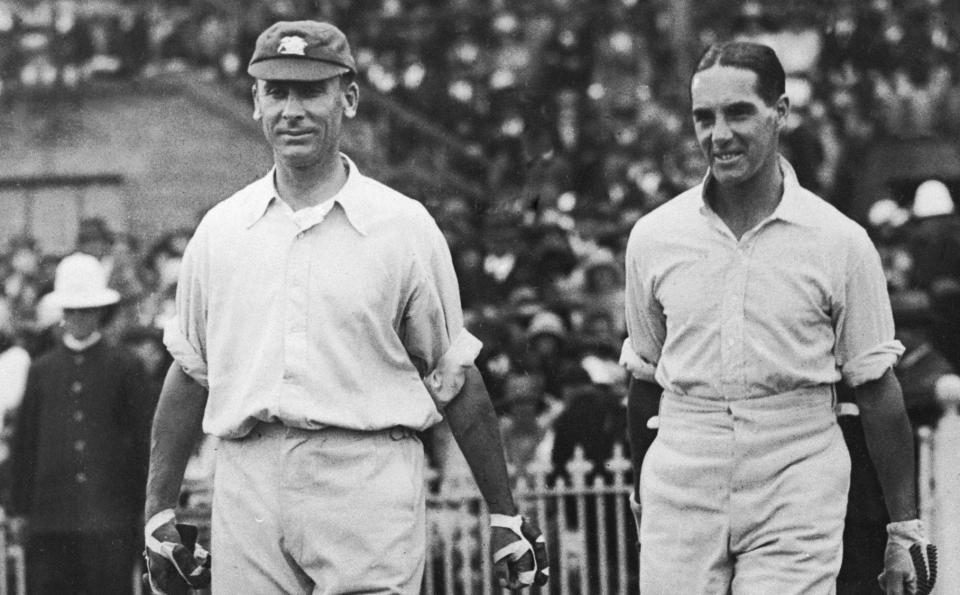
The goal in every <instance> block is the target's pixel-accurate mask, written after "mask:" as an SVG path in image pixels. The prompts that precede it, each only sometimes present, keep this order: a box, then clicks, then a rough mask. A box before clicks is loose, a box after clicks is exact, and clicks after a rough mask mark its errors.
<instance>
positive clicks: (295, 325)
mask: <svg viewBox="0 0 960 595" xmlns="http://www.w3.org/2000/svg"><path fill="white" fill-rule="evenodd" d="M306 236H307V232H306V231H305V230H300V231H299V232H298V233H297V234H296V235H295V236H294V238H293V241H292V242H291V245H290V255H289V257H288V258H287V270H286V279H285V290H286V291H285V304H284V345H285V349H284V362H283V364H284V374H283V379H284V382H287V383H290V382H296V380H297V378H299V377H301V376H302V375H303V373H304V368H305V362H306V359H307V316H308V312H309V308H308V306H309V304H308V294H309V287H308V285H309V283H310V275H309V273H310V270H309V267H310V261H309V255H310V251H309V249H308V241H307V237H306Z"/></svg>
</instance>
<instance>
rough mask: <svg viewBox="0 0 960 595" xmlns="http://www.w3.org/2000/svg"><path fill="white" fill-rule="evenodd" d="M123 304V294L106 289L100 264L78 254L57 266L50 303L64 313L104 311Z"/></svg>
mask: <svg viewBox="0 0 960 595" xmlns="http://www.w3.org/2000/svg"><path fill="white" fill-rule="evenodd" d="M119 301H120V294H119V293H118V292H117V291H115V290H113V289H110V288H109V287H107V271H106V269H105V268H103V265H101V264H100V261H99V260H97V259H96V258H94V257H93V256H90V255H89V254H83V253H82V252H77V253H75V254H71V255H70V256H67V257H65V258H64V259H63V260H61V261H60V264H59V265H57V272H56V275H55V276H54V278H53V291H52V292H51V293H50V302H51V304H52V305H56V306H57V307H59V308H62V309H64V310H78V309H81V308H102V307H103V306H110V305H113V304H116V303H117V302H119Z"/></svg>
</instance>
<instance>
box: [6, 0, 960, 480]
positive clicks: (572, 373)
mask: <svg viewBox="0 0 960 595" xmlns="http://www.w3.org/2000/svg"><path fill="white" fill-rule="evenodd" d="M793 4H798V6H799V8H797V7H796V6H795V7H794V9H793V10H791V11H789V12H788V11H786V10H779V11H778V10H775V9H771V8H769V6H766V7H765V5H763V4H760V3H750V2H747V3H744V4H743V6H742V10H735V11H730V10H729V3H720V2H717V3H714V2H706V3H702V5H700V6H699V8H698V10H699V12H698V13H697V14H696V15H695V18H694V19H693V23H694V25H695V30H696V32H697V35H698V37H697V40H696V42H697V43H698V44H706V43H708V42H710V41H712V40H714V39H719V38H724V37H729V36H733V35H742V36H752V37H754V38H757V37H759V38H763V37H764V36H772V35H774V34H783V33H784V32H786V33H787V34H791V33H795V34H796V36H797V38H798V39H806V38H805V37H804V35H805V34H806V33H808V32H809V31H810V30H811V29H813V30H816V31H818V32H819V34H818V35H817V39H816V40H815V43H814V44H813V46H814V47H815V48H817V53H816V56H817V58H816V61H815V63H814V64H813V67H812V68H808V69H806V70H796V71H791V79H790V83H791V86H790V92H791V93H792V94H793V98H794V104H795V108H796V109H795V110H794V114H795V115H794V117H793V119H792V120H791V124H790V130H789V133H788V134H787V135H786V136H785V139H784V147H783V150H784V152H785V153H786V154H787V155H788V157H789V158H790V159H791V160H792V161H793V162H794V164H795V166H796V168H797V171H798V174H799V175H800V176H801V181H802V182H803V183H804V185H806V186H808V187H810V188H812V189H814V190H816V191H818V192H820V193H821V194H823V195H824V196H825V197H826V198H828V199H829V200H831V201H833V202H835V204H837V206H838V207H840V208H841V209H843V207H844V203H843V198H842V193H840V192H838V191H837V188H838V187H840V185H841V184H840V183H841V180H842V177H843V174H844V172H846V171H848V170H849V168H848V167H847V166H846V164H847V162H848V160H849V159H851V158H852V157H851V156H855V155H857V154H858V153H859V152H861V151H862V150H863V149H864V147H867V146H869V144H870V143H871V142H873V141H874V140H876V139H877V138H880V137H883V136H885V135H906V134H922V133H932V132H934V131H942V132H948V133H949V132H951V131H953V132H956V131H960V117H958V114H960V77H958V75H960V71H958V66H960V63H958V62H957V60H956V59H955V56H956V54H957V50H958V44H960V37H958V32H957V31H956V30H955V29H954V25H955V23H956V22H957V21H956V20H955V19H954V18H953V17H954V16H955V15H953V14H951V13H950V12H949V9H948V7H946V5H945V3H944V4H941V3H939V2H909V1H907V0H901V1H894V0H874V1H872V2H838V3H819V2H812V1H811V2H807V3H793ZM310 5H311V11H310V12H306V13H305V12H304V11H303V10H302V7H299V6H298V5H297V4H296V3H295V2H279V1H278V2H261V3H254V5H253V7H248V8H250V9H249V10H244V11H243V12H242V14H225V13H221V12H218V9H217V8H216V6H211V4H206V3H186V2H185V3H163V2H161V3H150V7H149V8H145V9H141V8H138V6H139V5H138V4H123V5H122V6H120V7H119V8H118V10H117V11H116V12H115V13H111V14H112V16H109V18H107V17H105V16H104V15H96V14H92V15H86V14H85V13H83V11H81V10H79V8H77V5H73V4H71V3H66V2H60V3H56V4H55V5H51V6H52V7H53V8H52V9H51V10H53V12H51V13H49V14H48V15H46V16H48V17H50V18H51V19H53V20H52V21H51V22H54V23H55V24H56V27H54V32H53V33H50V32H49V31H47V32H46V33H43V35H46V37H45V38H44V39H41V37H43V35H41V33H40V32H39V31H40V29H41V27H39V25H37V23H42V22H44V21H43V17H44V15H42V14H34V13H29V14H19V13H16V12H15V11H11V9H10V8H9V7H8V6H6V5H5V4H0V36H6V38H7V39H13V37H12V36H14V35H17V36H19V37H18V39H20V40H21V43H20V44H19V45H16V44H13V45H9V44H7V43H5V42H3V43H0V47H2V48H10V47H19V48H20V51H19V52H9V51H7V54H6V55H3V56H0V64H2V66H3V68H2V75H3V77H4V80H7V81H13V82H15V83H17V84H22V85H29V84H41V83H43V84H46V83H50V84H53V83H54V82H56V81H60V82H61V83H64V84H79V83H78V81H80V82H82V80H83V79H84V77H92V76H102V75H104V74H108V75H109V76H126V77H135V76H140V77H145V76H154V75H156V74H158V73H163V72H167V71H171V70H183V69H192V70H194V71H197V72H201V73H203V74H204V75H205V76H208V77H210V78H211V79H219V80H223V81H226V82H227V83H229V81H231V80H238V79H240V78H241V77H243V76H245V75H244V74H243V68H242V65H243V64H245V63H246V59H247V54H246V52H248V51H249V49H250V48H252V47H253V43H252V39H253V36H255V35H256V33H257V32H259V31H260V30H261V29H262V27H263V26H264V25H265V24H266V23H267V22H269V21H270V20H273V19H275V18H294V17H297V16H301V17H302V16H310V17H318V18H324V19H329V20H332V21H334V22H337V23H338V24H339V25H340V26H341V27H342V28H344V30H345V31H346V32H347V35H348V37H349V38H350V39H351V40H352V43H353V49H354V52H355V54H356V56H357V62H358V65H359V68H360V76H361V81H362V82H363V84H364V86H365V87H366V88H367V89H369V90H372V92H375V93H378V94H381V95H383V96H385V97H389V98H390V99H391V100H393V101H396V102H398V103H400V104H402V105H403V106H405V108H406V109H409V110H411V111H412V112H419V113H424V114H430V118H431V119H432V120H433V121H435V122H436V123H437V124H439V125H440V126H442V127H443V128H444V129H446V130H448V131H449V134H450V135H451V137H452V138H456V139H460V140H461V141H462V142H463V143H466V144H468V145H469V146H471V147H474V149H475V151H474V156H473V158H472V161H473V163H472V165H473V166H476V164H477V163H480V164H482V165H483V167H481V168H480V169H481V171H482V173H483V175H482V178H481V179H480V181H479V182H478V183H479V184H480V187H481V188H483V190H484V194H485V196H486V197H487V198H485V199H484V200H477V199H474V198H470V197H467V196H462V195H457V194H449V193H443V194H440V193H427V194H426V195H422V194H420V193H418V192H417V190H416V189H414V188H411V189H410V190H409V193H410V194H411V195H413V196H415V197H417V198H418V199H421V200H423V201H424V202H425V204H427V206H428V208H430V209H431V211H432V212H433V213H434V215H435V216H436V218H437V220H438V222H439V224H440V226H441V228H442V229H443V230H444V232H445V234H446V235H447V238H448V240H449V243H450V246H451V251H452V254H453V257H454V262H455V266H456V268H457V272H458V275H459V279H460V282H461V296H462V301H463V304H464V307H465V309H466V314H467V323H468V326H469V327H470V328H471V329H472V330H473V332H474V333H475V334H476V335H477V336H478V337H480V338H481V339H482V340H483V342H484V349H483V351H482V352H481V355H480V359H479V364H480V367H481V371H482V372H483V374H484V375H485V377H486V380H487V382H488V386H489V387H490V390H491V393H492V395H493V397H494V400H495V404H496V406H497V408H498V411H500V412H501V414H502V417H503V420H504V426H503V432H504V435H505V436H506V437H507V440H506V447H507V450H508V453H507V454H508V459H509V461H510V463H511V464H512V465H514V466H515V467H516V468H517V469H523V468H524V467H525V466H526V465H527V464H528V463H530V462H533V461H539V462H541V463H544V464H546V465H548V466H550V467H551V468H553V470H554V472H553V475H562V474H563V463H565V462H566V461H567V460H569V457H570V456H572V451H573V449H572V447H571V445H572V444H580V445H582V446H584V450H585V452H586V453H587V455H588V457H589V458H590V459H591V460H593V461H595V462H601V461H603V460H604V459H605V458H606V457H609V455H610V453H611V452H612V448H613V444H614V443H616V442H624V441H625V435H624V431H623V430H624V428H623V426H622V423H620V422H622V420H623V419H624V415H623V410H622V408H623V403H622V398H623V396H624V389H625V386H626V377H625V374H624V372H623V370H622V369H621V368H620V367H619V366H618V356H619V350H620V345H621V342H622V340H623V338H624V336H625V332H626V329H625V327H624V319H623V299H624V296H623V258H622V257H623V249H624V246H625V242H626V237H627V233H628V230H629V228H630V226H631V225H632V223H633V222H634V221H636V219H637V218H639V217H640V216H642V215H643V214H644V213H645V212H647V211H649V210H650V209H652V208H654V207H656V206H657V205H659V204H661V203H662V202H664V201H666V200H668V199H669V198H670V197H671V196H672V195H673V194H675V193H676V192H678V191H679V190H681V189H683V188H686V187H688V186H690V185H692V184H695V183H697V182H699V180H700V178H701V176H702V175H703V172H704V162H703V160H702V157H701V155H700V153H699V149H698V147H697V146H696V144H695V143H694V142H693V140H692V135H691V133H690V130H689V128H688V123H687V120H688V118H687V116H686V108H685V82H683V81H681V82H679V83H678V81H676V80H675V78H674V77H673V76H672V74H673V73H672V72H671V71H670V70H671V69H670V68H665V67H664V66H663V65H664V64H671V63H672V62H671V61H672V60H676V59H679V56H677V55H676V52H677V50H676V49H675V45H673V44H672V43H671V33H670V31H671V25H672V24H671V22H670V16H671V13H670V10H669V9H668V7H667V3H665V2H657V1H649V0H648V1H642V0H606V1H603V2H597V1H595V0H592V1H588V0H539V1H536V2H523V3H519V2H517V3H508V2H502V1H496V0H489V1H487V2H466V1H461V0H403V1H401V0H383V1H379V0H378V1H376V2H350V1H331V2H323V3H319V5H320V8H317V7H316V5H315V3H310ZM719 5H722V6H723V7H725V8H726V10H721V8H720V7H719ZM37 6H40V5H37ZM70 6H73V7H74V9H73V10H70V9H68V8H66V7H70ZM36 10H37V11H39V10H40V9H39V8H38V9H36ZM28 30H36V31H35V32H34V33H32V34H27V33H25V32H28ZM31 35H33V37H31ZM51 35H52V37H51ZM38 36H39V37H38ZM31 39H32V41H30V40H31ZM23 40H27V41H23ZM68 40H72V41H71V42H70V43H75V44H76V45H75V46H66V45H65V44H66V43H67V41H68ZM0 41H3V40H0ZM30 44H33V45H30ZM800 45H801V46H802V47H807V46H803V44H800ZM31 48H33V49H32V50H31ZM43 48H48V49H50V48H53V49H56V48H59V49H60V50H63V51H58V52H53V53H51V52H49V51H48V52H46V53H44V52H43V51H41V50H42V49H43ZM68 48H69V49H68ZM5 51H6V50H5ZM31 52H32V53H31ZM784 61H785V63H788V64H790V63H791V61H790V59H789V56H788V57H787V59H785V60H784ZM98 73H99V74H98ZM45 82H46V83H45ZM0 93H2V91H0ZM411 138H415V137H413V136H411V135H409V134H400V133H398V134H393V135H391V136H390V137H389V139H387V140H386V142H388V143H390V144H391V145H392V147H393V148H392V149H391V150H390V152H391V153H392V154H396V155H410V154H417V155H423V154H424V153H425V152H426V153H429V155H428V156H427V158H428V159H430V160H431V161H432V162H433V163H434V164H435V165H444V166H450V167H453V168H456V166H457V165H458V163H459V164H460V165H463V166H464V171H465V172H468V170H469V167H467V166H468V165H470V164H463V163H460V162H459V161H462V160H463V156H460V157H455V156H451V155H450V154H449V152H448V151H446V149H445V147H444V145H443V144H442V143H420V144H417V146H409V143H410V142H411V140H410V139H411ZM377 142H384V138H382V137H378V139H377ZM405 143H406V144H405ZM371 150H373V147H371ZM458 159H459V161H458ZM465 175H469V172H468V173H467V174H465ZM941 186H942V184H941ZM926 188H927V190H925V191H923V192H927V194H923V192H921V191H920V189H919V188H918V192H917V197H918V198H917V200H916V201H913V202H912V203H907V204H892V205H890V204H884V205H881V206H880V207H878V208H877V209H876V210H875V211H874V212H872V217H871V220H870V221H866V222H864V223H865V224H867V225H869V226H870V231H871V233H873V234H874V237H875V238H876V240H877V243H878V245H879V246H880V247H881V249H882V252H883V254H884V257H885V266H886V268H887V270H888V273H889V276H890V289H891V292H892V293H893V294H894V296H895V304H896V305H897V312H898V317H899V322H902V323H903V324H902V326H903V328H904V329H907V328H909V329H917V328H920V329H921V330H922V332H918V333H914V335H911V336H910V337H909V345H908V347H910V349H911V351H913V350H915V349H917V348H918V346H924V345H925V346H926V349H928V350H932V351H936V352H939V353H941V354H942V355H943V358H944V359H945V360H946V361H947V366H950V365H952V366H960V361H958V359H957V354H958V353H960V345H958V337H960V322H958V321H957V320H956V313H958V312H960V306H958V304H957V295H960V265H958V263H957V260H956V257H957V255H958V254H960V249H958V248H960V246H958V242H960V240H958V236H960V226H958V223H957V221H958V219H957V217H958V216H957V215H956V214H955V213H954V206H953V205H954V201H953V199H952V198H951V197H950V195H949V190H947V189H946V187H944V188H943V189H942V190H941V189H938V190H937V192H940V195H939V199H938V200H940V202H939V203H938V204H940V206H939V207H938V208H935V209H932V210H930V209H926V210H925V207H924V206H923V205H924V204H927V203H925V202H924V201H925V200H927V199H926V198H924V200H921V199H920V196H921V195H922V196H924V197H927V196H928V195H929V192H930V191H929V188H930V187H929V186H928V187H926ZM943 191H946V197H947V200H946V202H944V201H943ZM927 202H929V201H927ZM190 231H191V230H177V231H174V232H171V233H170V234H169V235H168V236H166V237H164V238H162V239H161V240H160V241H159V242H157V243H155V244H154V245H151V246H142V245H140V239H139V238H137V237H136V236H134V235H130V234H124V233H116V230H110V229H107V228H106V227H105V225H104V224H103V222H102V221H97V220H89V221H86V222H84V224H83V225H81V230H80V234H79V237H78V239H77V249H78V250H81V251H85V252H87V253H90V254H93V255H94V256H96V257H97V258H99V259H100V260H101V262H102V263H103V264H104V266H106V267H107V268H108V270H109V271H110V278H111V284H112V286H113V287H114V288H116V289H117V290H118V291H120V292H121V293H122V294H123V296H124V301H123V303H122V305H121V307H120V308H119V311H118V312H117V315H116V316H115V318H114V322H113V325H112V327H111V328H112V329H113V333H114V338H115V339H116V340H118V341H124V342H126V343H127V344H128V345H130V346H132V347H133V348H134V349H135V350H136V351H137V353H138V354H139V355H141V357H142V358H143V359H144V361H145V363H146V364H147V365H148V366H149V367H150V369H152V370H154V371H155V373H156V374H157V376H156V380H157V383H159V381H160V378H161V376H160V374H162V370H163V368H164V364H165V362H167V361H168V358H167V356H166V355H165V351H164V349H163V347H162V344H161V342H160V338H159V337H160V329H161V328H162V326H163V324H164V322H165V321H166V320H167V319H168V318H169V316H170V313H171V300H172V296H173V291H174V290H175V281H176V272H177V268H178V264H179V258H180V255H181V254H182V252H183V249H184V245H185V242H186V241H187V239H188V238H189V236H190ZM60 256H62V255H53V254H48V253H45V252H44V250H43V247H42V246H38V245H36V243H35V242H34V241H32V240H31V239H30V238H13V239H8V240H7V241H6V242H5V244H4V246H3V253H2V258H0V281H2V288H0V293H2V296H3V303H4V304H5V306H6V309H7V310H9V316H7V317H6V320H3V321H2V324H0V328H2V329H3V331H2V334H0V345H3V346H7V345H18V346H19V347H21V348H22V349H23V350H25V351H26V352H27V353H28V354H29V355H30V356H32V357H36V356H37V355H39V354H40V353H42V352H43V351H44V350H45V349H47V348H48V347H49V345H50V344H51V341H52V340H54V338H52V337H55V334H56V332H57V325H56V320H57V318H56V312H51V311H49V308H46V307H45V304H44V300H43V296H44V295H45V294H46V293H48V292H49V291H50V289H51V285H52V279H53V271H54V269H55V266H56V264H57V262H58V258H59V257H60ZM951 313H953V315H952V316H951ZM951 325H952V326H951ZM931 328H934V329H936V332H930V330H929V329H931ZM905 336H906V335H905ZM905 342H907V341H906V340H905ZM911 351H908V355H909V353H911ZM945 369H949V367H947V368H945ZM158 386H159V384H158ZM908 390H909V387H908ZM11 399H12V398H11ZM928 404H929V403H928ZM0 407H2V408H3V411H4V412H5V415H6V416H8V417H11V416H13V415H15V411H16V403H15V402H12V401H8V402H3V403H0ZM575 412H576V413H575ZM587 414H589V415H587ZM571 415H573V416H575V417H574V418H573V419H575V420H576V421H577V422H582V421H583V420H584V419H586V418H587V417H590V416H592V417H590V420H592V421H591V423H590V424H587V425H588V426H589V427H592V428H595V430H596V431H594V432H591V433H590V434H589V435H584V434H583V432H582V429H583V427H585V426H584V425H583V424H582V423H570V421H569V420H570V416H571ZM618 420H619V421H618ZM441 442H442V441H441ZM435 456H436V457H437V458H438V460H443V457H444V455H443V454H442V453H440V454H436V453H435Z"/></svg>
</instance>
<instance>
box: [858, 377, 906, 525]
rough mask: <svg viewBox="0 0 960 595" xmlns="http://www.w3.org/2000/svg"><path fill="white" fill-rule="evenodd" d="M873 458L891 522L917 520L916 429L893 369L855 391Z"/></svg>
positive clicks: (868, 447) (871, 457)
mask: <svg viewBox="0 0 960 595" xmlns="http://www.w3.org/2000/svg"><path fill="white" fill-rule="evenodd" d="M854 393H855V395H856V399H857V406H858V407H859V408H860V420H861V422H862V424H863V433H864V435H865V437H866V440H867V449H868V450H869V451H870V459H871V460H872V461H873V466H874V467H875V468H876V470H877V477H878V478H879V480H880V486H881V488H882V489H883V499H884V501H885V502H886V505H887V512H888V513H889V515H890V520H891V521H903V520H909V519H915V518H917V493H916V483H915V482H916V470H915V462H914V452H913V451H914V447H913V430H912V429H911V427H910V420H909V419H908V418H907V412H906V408H905V407H904V404H903V393H902V391H901V389H900V382H899V381H898V380H897V377H896V376H895V375H894V373H893V370H888V371H887V372H886V373H885V374H884V375H883V376H881V377H880V378H879V379H877V380H874V381H871V382H867V383H866V384H863V385H861V386H858V387H856V388H854Z"/></svg>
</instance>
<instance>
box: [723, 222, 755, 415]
mask: <svg viewBox="0 0 960 595" xmlns="http://www.w3.org/2000/svg"><path fill="white" fill-rule="evenodd" d="M748 265H749V240H746V239H745V238H742V239H741V241H739V242H737V243H736V245H735V246H733V247H732V248H731V250H730V253H729V262H728V268H727V275H726V276H725V278H724V284H723V314H722V322H721V326H720V353H721V360H722V362H723V365H722V369H721V374H722V379H723V380H722V385H723V387H722V388H723V395H724V397H725V398H727V399H731V400H732V399H738V398H742V397H743V394H744V391H745V390H746V374H745V370H744V367H745V364H746V360H745V358H744V340H745V331H744V329H745V326H746V320H745V316H744V312H745V310H744V300H745V299H746V290H747V270H748Z"/></svg>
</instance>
